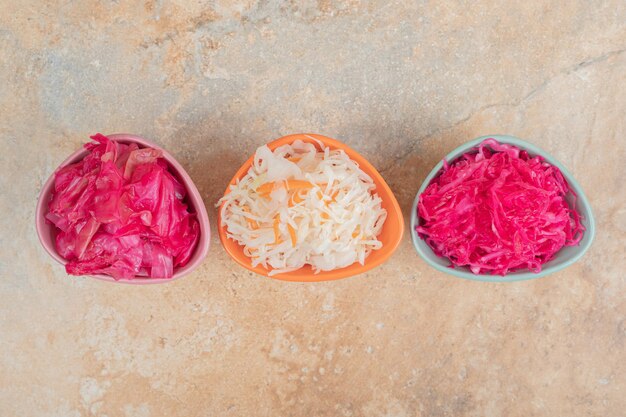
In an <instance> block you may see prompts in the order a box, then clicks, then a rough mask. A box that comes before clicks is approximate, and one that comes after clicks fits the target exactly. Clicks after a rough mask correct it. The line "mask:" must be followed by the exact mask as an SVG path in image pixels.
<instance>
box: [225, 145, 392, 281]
mask: <svg viewBox="0 0 626 417" xmlns="http://www.w3.org/2000/svg"><path fill="white" fill-rule="evenodd" d="M303 138H304V140H305V141H309V142H311V141H314V140H319V141H320V142H322V143H323V144H324V145H325V146H328V147H330V148H332V149H341V150H343V151H345V152H346V154H348V156H349V157H350V159H353V160H355V161H356V162H357V163H358V164H359V166H360V168H361V169H362V170H363V171H364V172H365V173H367V174H368V175H370V176H371V177H372V179H375V180H376V181H377V182H378V183H379V184H380V185H381V186H382V188H383V190H384V193H379V195H381V194H386V195H388V196H389V201H387V203H388V204H389V206H391V209H392V210H393V211H394V212H395V216H393V217H390V216H388V217H387V220H386V221H385V222H387V221H391V219H392V218H395V219H396V221H397V223H396V224H395V227H394V225H393V224H392V223H389V226H388V227H392V228H394V230H395V233H392V239H391V243H390V244H387V245H385V246H383V248H381V249H379V251H383V252H382V253H383V255H382V256H381V257H380V258H377V259H375V260H374V261H370V262H368V261H367V259H366V261H365V264H364V265H360V264H359V263H358V262H357V263H354V264H352V265H348V266H347V267H344V268H340V269H335V270H332V271H324V272H320V273H319V274H314V273H312V272H308V271H302V269H304V268H305V267H303V268H300V269H297V270H295V271H292V272H286V273H283V274H278V275H274V276H269V271H268V270H267V269H265V268H263V267H262V266H260V265H259V266H256V267H253V266H252V265H251V264H250V263H249V261H247V260H248V259H249V258H247V257H245V256H244V257H241V256H239V253H236V252H235V251H234V248H236V247H241V245H239V243H237V242H236V241H234V240H232V239H229V238H228V237H227V235H226V227H225V226H224V225H223V224H222V215H221V213H222V209H223V207H224V203H222V204H220V206H219V209H218V215H217V230H218V233H219V237H220V241H221V243H222V246H223V247H224V249H225V250H226V252H227V253H228V255H229V256H230V257H231V258H232V259H233V260H234V261H235V262H237V263H238V264H239V265H241V266H243V267H244V268H246V269H247V270H249V271H252V272H255V273H257V274H259V275H262V276H264V277H267V278H271V279H276V280H279V281H290V282H322V281H333V280H337V279H343V278H348V277H351V276H354V275H358V274H361V273H364V272H367V271H369V270H371V269H373V268H375V267H377V266H379V265H381V264H383V263H384V262H386V261H387V260H388V259H389V258H390V257H391V255H393V253H394V252H395V251H396V249H397V248H398V246H399V245H400V242H401V241H402V236H403V234H404V216H403V214H402V210H401V208H400V205H399V204H398V200H397V199H396V196H395V194H394V193H393V191H392V190H391V188H390V187H389V185H388V184H387V182H386V181H385V179H384V178H383V176H382V175H381V174H380V172H378V170H377V169H376V168H375V167H374V166H373V165H372V164H371V163H370V162H369V161H368V160H367V159H366V158H365V157H364V156H362V155H361V154H359V153H358V152H357V151H355V150H354V149H352V148H350V147H349V146H348V145H346V144H345V143H343V142H340V141H338V140H336V139H333V138H329V137H327V136H323V135H320V134H316V133H294V134H290V135H286V136H282V137H280V138H278V139H274V140H272V141H271V142H268V143H266V145H267V146H268V147H269V148H270V149H272V150H274V149H275V148H277V147H279V146H281V145H284V144H287V143H292V142H293V141H295V140H296V139H301V140H302V139H303ZM255 152H256V149H255ZM253 160H254V153H253V154H252V156H250V157H249V158H248V159H247V160H246V161H245V162H244V163H243V164H242V165H241V167H240V168H239V169H238V170H237V172H236V173H235V175H234V176H233V178H232V179H231V180H230V182H229V183H228V185H227V186H226V190H225V191H224V195H227V194H228V193H230V186H231V185H233V184H235V183H236V181H237V180H238V179H240V178H241V177H243V176H244V175H245V174H246V173H247V172H248V170H249V169H250V166H251V165H252V162H253ZM381 198H382V197H381ZM383 227H384V226H383ZM244 258H245V259H244ZM246 261H247V262H246ZM307 269H308V268H307Z"/></svg>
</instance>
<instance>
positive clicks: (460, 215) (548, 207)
mask: <svg viewBox="0 0 626 417" xmlns="http://www.w3.org/2000/svg"><path fill="white" fill-rule="evenodd" d="M568 193H572V195H573V196H574V198H575V195H574V193H573V191H571V190H570V189H569V186H568V184H567V181H566V180H565V178H563V175H562V174H561V171H560V170H559V169H558V168H557V167H555V166H553V165H551V164H549V163H547V162H545V160H544V159H543V158H542V157H540V156H534V157H531V156H530V155H528V153H527V152H526V151H523V150H520V149H519V148H516V147H515V146H512V145H505V144H500V143H498V142H497V141H496V140H494V139H487V140H485V141H483V142H482V143H481V144H480V145H479V146H478V150H477V151H472V152H468V153H466V154H464V155H463V156H461V157H460V158H458V159H457V160H456V161H454V162H452V163H451V164H448V163H447V162H446V161H444V168H443V171H442V173H441V174H440V175H439V176H438V177H436V178H435V179H433V181H431V183H430V184H429V185H428V187H426V189H425V190H424V192H423V193H422V194H421V195H420V197H419V202H418V216H419V226H418V227H417V228H416V230H417V232H418V234H419V236H420V237H421V238H422V239H423V240H424V241H425V242H426V243H427V244H428V245H429V246H430V247H431V248H432V250H433V251H434V252H435V254H437V255H438V256H443V257H446V258H448V259H449V260H450V262H451V263H452V265H451V266H452V267H455V266H466V267H469V269H470V270H471V271H472V272H473V273H474V274H498V275H503V276H504V275H506V274H507V273H509V272H512V271H516V270H519V269H524V268H528V269H529V270H531V271H533V272H535V273H536V272H539V271H541V265H543V264H544V263H546V262H548V261H550V260H551V259H553V258H554V256H555V254H556V253H557V252H558V251H559V250H560V249H561V248H562V247H564V246H572V245H576V244H578V242H579V241H580V239H581V238H582V235H583V231H584V230H585V228H584V226H583V225H582V224H581V222H580V215H579V214H578V213H577V212H576V210H575V209H574V208H573V207H571V206H570V205H569V204H568V202H567V201H566V195H567V194H568Z"/></svg>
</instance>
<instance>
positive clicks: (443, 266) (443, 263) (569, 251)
mask: <svg viewBox="0 0 626 417" xmlns="http://www.w3.org/2000/svg"><path fill="white" fill-rule="evenodd" d="M488 138H494V139H495V140H497V141H498V142H500V143H506V144H511V145H514V146H517V147H518V148H520V149H523V150H526V151H527V152H528V153H529V154H530V155H531V156H535V155H540V156H542V157H543V158H544V159H545V160H546V161H547V162H549V163H550V164H552V165H554V166H556V167H558V168H559V169H560V170H561V173H562V174H563V177H565V179H566V180H567V183H568V184H569V186H570V188H571V189H572V190H573V191H574V192H575V193H576V198H575V199H574V197H573V195H572V194H571V193H570V194H569V195H568V196H567V197H566V199H567V200H568V202H569V203H570V204H572V203H574V200H575V205H576V210H577V211H578V213H580V214H581V216H582V219H581V222H582V224H583V226H584V227H585V229H586V230H585V232H584V234H583V237H582V240H581V241H580V242H579V244H578V245H577V246H566V247H564V248H562V249H561V250H560V251H559V252H558V253H557V254H556V256H555V258H554V259H552V260H551V261H550V262H547V263H545V264H543V265H542V267H541V272H539V273H534V272H532V271H529V270H528V269H522V270H519V271H516V272H511V273H508V274H507V275H506V276H504V277H503V276H500V275H489V274H474V273H472V272H471V271H470V270H469V268H467V267H454V268H450V267H449V265H450V261H449V260H448V259H447V258H444V257H440V256H437V255H435V253H434V252H433V251H432V249H431V248H430V247H429V246H428V245H427V244H426V242H425V241H424V240H422V239H421V238H420V237H419V236H418V234H417V232H416V231H415V227H416V226H418V224H419V218H418V216H417V203H418V200H419V196H420V194H422V193H423V192H424V190H425V189H426V187H427V186H428V184H430V182H431V181H432V179H433V178H435V177H436V176H437V175H439V173H440V172H441V169H442V167H443V161H440V162H439V163H438V164H437V165H435V167H434V168H433V170H432V171H431V172H430V174H428V176H427V177H426V179H425V180H424V182H423V183H422V186H421V187H420V189H419V191H418V192H417V195H416V196H415V201H414V202H413V207H412V209H411V238H412V240H413V245H414V246H415V250H417V253H418V254H419V255H420V256H421V257H422V258H423V259H424V260H425V261H426V262H427V263H428V264H429V265H430V266H432V267H433V268H435V269H437V270H439V271H441V272H445V273H447V274H450V275H454V276H456V277H459V278H466V279H472V280H477V281H489V282H510V281H521V280H526V279H532V278H540V277H544V276H546V275H549V274H551V273H553V272H556V271H560V270H561V269H563V268H566V267H567V266H569V265H571V264H573V263H574V262H576V261H577V260H579V259H580V258H581V257H582V256H583V254H584V253H585V252H586V251H587V249H589V247H590V246H591V242H592V241H593V237H594V235H595V221H594V218H593V213H592V212H591V206H590V205H589V201H588V200H587V197H586V196H585V193H584V192H583V190H582V188H581V187H580V185H579V184H578V182H577V181H576V180H575V179H574V177H573V176H572V174H570V172H569V171H568V170H567V168H565V167H564V166H563V165H562V164H561V163H560V162H559V161H557V160H556V159H555V158H554V157H552V156H551V155H550V154H548V153H547V152H545V151H543V150H541V149H539V148H538V147H537V146H535V145H533V144H531V143H528V142H525V141H523V140H521V139H518V138H516V137H513V136H508V135H489V136H482V137H479V138H476V139H474V140H472V141H470V142H467V143H465V144H463V145H461V146H459V147H458V148H456V149H455V150H453V151H452V152H450V153H449V154H448V155H446V156H445V160H446V161H449V162H450V161H454V160H455V159H456V158H458V157H460V156H461V155H463V154H465V153H467V152H469V151H471V150H473V149H476V148H477V147H478V145H479V144H480V143H481V142H482V141H483V140H485V139H488Z"/></svg>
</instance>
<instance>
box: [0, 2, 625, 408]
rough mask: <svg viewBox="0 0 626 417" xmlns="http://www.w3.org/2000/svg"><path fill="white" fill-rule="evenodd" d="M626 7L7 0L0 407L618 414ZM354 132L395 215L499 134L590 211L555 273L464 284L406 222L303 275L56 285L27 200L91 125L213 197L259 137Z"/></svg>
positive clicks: (221, 266) (56, 274) (2, 81)
mask: <svg viewBox="0 0 626 417" xmlns="http://www.w3.org/2000/svg"><path fill="white" fill-rule="evenodd" d="M624 22H626V5H625V4H624V2H623V1H622V0H615V1H587V0H572V1H567V2H540V1H519V2H507V3H506V4H505V3H504V2H487V1H472V2H455V1H447V0H445V1H441V0H437V1H417V2H412V1H406V2H405V1H397V2H391V1H379V2H365V1H358V0H353V1H346V2H339V1H329V0H320V1H317V2H316V1H312V0H305V1H291V2H281V1H275V0H263V1H253V0H248V1H239V2H230V1H223V0H213V1H202V0H194V1H191V0H175V1H166V0H162V1H161V0H146V1H123V0H120V1H107V0H101V1H96V0H80V1H78V0H69V1H66V0H63V1H35V0H19V1H18V0H0V145H1V150H0V170H1V171H0V212H1V216H0V230H1V235H0V239H1V240H0V245H1V246H0V277H1V280H0V312H1V314H0V415H1V416H3V417H11V416H20V417H24V416H55V417H58V416H68V417H75V416H99V417H103V416H108V417H114V416H126V417H130V416H135V417H148V416H186V417H194V416H198V417H200V416H202V417H209V416H272V417H273V416H311V417H322V416H397V417H403V416H422V417H427V416H428V417H430V416H432V417H434V416H481V417H482V416H507V417H514V416H524V417H528V416H550V417H554V416H602V417H612V416H623V415H624V413H625V412H626V411H625V410H626V383H625V374H626V353H625V343H626V322H625V316H626V302H625V296H624V294H625V292H624V291H625V290H626V282H625V280H626V273H625V272H624V271H625V269H626V262H625V260H624V252H625V248H626V190H625V188H624V175H625V162H624V161H626V24H625V23H624ZM302 131H305V132H317V133H321V134H325V135H327V136H331V137H334V138H337V139H340V140H342V141H345V142H346V143H348V144H349V145H350V146H352V147H353V148H355V149H356V150H357V151H359V152H360V153H362V154H363V155H364V156H366V157H367V158H369V159H370V160H371V161H372V162H373V163H374V165H375V166H376V167H378V168H379V169H380V171H381V172H382V174H383V176H384V177H385V178H386V179H387V180H388V182H389V183H390V185H391V187H392V188H393V190H394V192H395V193H396V194H397V197H398V199H399V201H400V203H401V205H402V207H403V209H404V211H405V216H406V218H408V214H409V213H408V211H409V207H410V204H411V201H412V199H413V197H414V194H415V192H416V191H417V189H418V187H419V185H420V184H421V181H422V180H423V179H424V177H425V176H426V174H427V172H428V171H429V170H430V169H431V168H432V166H433V165H434V164H435V163H436V162H437V161H438V160H439V159H440V158H441V157H442V156H443V155H445V154H446V153H447V152H448V151H450V150H451V149H453V148H454V147H456V146H457V145H459V144H461V143H463V142H465V141H468V140H470V139H472V138H474V137H476V136H480V135H483V134H489V133H508V134H512V135H516V136H518V137H520V138H523V139H526V140H528V141H531V142H533V143H536V144H537V145H539V146H540V147H542V148H544V149H545V150H547V151H548V152H549V153H551V154H553V155H554V156H556V157H557V158H559V159H560V160H561V161H562V162H563V163H564V164H565V165H566V166H567V167H568V168H569V169H570V170H571V171H572V172H573V174H574V176H575V177H576V178H577V179H578V180H579V181H580V183H581V184H582V186H583V188H584V189H585V190H586V192H587V194H588V197H589V199H590V201H591V203H592V206H593V208H594V211H595V215H596V218H597V222H598V233H597V238H596V241H595V242H594V245H593V247H592V248H591V250H590V251H589V252H588V253H587V254H586V255H585V257H584V258H583V259H582V260H581V261H580V262H578V263H577V264H575V265H574V266H571V267H569V268H567V269H566V270H564V271H562V272H559V273H557V274H554V275H552V276H550V277H547V278H543V279H538V280H532V281H527V282H520V283H513V284H506V285H503V284H488V283H479V282H471V281H464V280H460V279H457V278H453V277H450V276H448V275H444V274H441V273H438V272H436V271H434V270H433V269H431V268H429V267H428V266H427V265H426V264H425V263H424V262H423V261H422V260H421V259H419V258H418V256H417V255H416V253H415V251H414V250H413V247H412V245H411V243H410V241H409V238H408V234H407V235H405V238H404V240H403V242H402V245H401V246H400V248H399V250H398V251H397V252H396V253H395V255H394V256H393V257H392V258H391V260H390V261H389V262H387V263H386V264H384V265H383V266H381V267H378V268H377V269H375V270H373V271H371V272H369V273H367V274H364V275H361V276H357V277H354V278H350V279H345V280H341V281H337V282H328V283H316V284H294V283H285V282H279V281H274V280H270V279H265V278H262V277H259V276H255V275H252V274H251V273H248V272H247V271H245V270H243V269H242V268H240V267H239V266H237V265H236V264H235V263H234V262H233V261H232V260H231V259H230V258H229V257H228V256H227V255H226V253H225V252H224V251H223V250H222V248H221V246H220V244H219V241H218V240H217V238H216V237H213V239H212V246H211V249H210V252H209V255H208V257H207V259H206V261H205V262H204V264H203V265H202V267H201V268H200V269H199V270H198V271H197V272H196V273H194V274H193V275H191V276H188V277H186V278H184V279H181V280H179V281H176V282H172V283H170V284H165V285H157V286H143V287H135V286H127V285H115V284H109V283H105V282H99V281H95V280H93V279H90V278H76V277H68V276H66V274H65V273H64V270H63V268H62V267H60V266H59V265H57V264H55V263H54V262H53V261H52V260H51V259H50V258H49V257H48V256H47V255H46V253H45V252H44V251H43V249H42V248H41V247H40V245H39V242H38V240H37V237H36V234H35V229H34V219H33V216H34V209H35V203H36V199H37V196H38V192H39V190H40V187H41V186H42V184H43V182H44V181H45V179H46V178H47V177H48V175H50V174H51V173H52V172H53V170H54V169H55V167H56V166H57V165H58V164H59V163H60V162H61V161H62V160H63V159H64V158H65V157H66V156H67V155H68V154H69V153H71V152H72V151H74V150H75V149H76V148H78V147H79V146H80V145H81V144H82V143H83V142H85V141H86V140H87V137H88V135H90V134H93V133H95V132H103V133H114V132H128V133H136V134H140V135H143V136H145V137H147V138H150V139H152V140H154V141H155V142H157V143H159V144H161V145H162V146H164V147H166V148H167V149H168V150H170V151H171V152H172V153H173V154H174V155H175V156H176V157H177V158H178V159H179V161H180V162H181V163H182V164H183V165H184V166H185V167H187V168H188V172H189V174H190V175H191V176H192V178H193V179H194V180H195V182H196V184H197V186H198V188H199V189H200V191H201V193H202V194H203V196H204V198H205V202H206V205H207V207H208V208H209V213H210V218H211V222H212V225H213V232H214V236H216V234H215V224H216V217H215V215H216V212H215V209H214V204H215V202H216V201H217V199H218V198H219V197H220V195H221V193H222V192H223V191H224V188H225V186H226V183H227V182H228V180H229V179H230V178H231V176H232V175H233V174H234V172H235V171H236V169H237V167H238V166H239V165H240V164H241V163H242V162H243V161H244V160H245V159H246V158H247V157H248V156H249V155H250V154H252V152H254V149H255V148H256V147H257V146H259V145H261V144H263V143H265V142H267V141H269V140H271V139H274V138H277V137H279V136H282V135H284V134H288V133H295V132H302Z"/></svg>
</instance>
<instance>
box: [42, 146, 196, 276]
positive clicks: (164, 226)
mask: <svg viewBox="0 0 626 417" xmlns="http://www.w3.org/2000/svg"><path fill="white" fill-rule="evenodd" d="M91 138H92V139H93V140H95V141H96V143H88V144H86V145H85V148H86V149H87V150H88V151H89V153H88V154H87V156H85V157H84V158H83V159H82V160H81V161H79V162H77V163H75V164H72V165H68V166H66V167H63V168H62V169H60V170H58V171H57V172H56V173H55V180H54V192H53V196H52V199H51V201H50V203H49V211H48V214H47V215H46V218H47V219H48V220H49V221H50V222H52V223H53V224H54V225H55V226H56V227H57V228H58V229H59V230H58V233H57V237H56V246H57V250H58V251H59V254H60V255H61V256H63V257H64V258H65V259H67V260H68V263H67V264H66V265H65V269H66V271H67V273H69V274H71V275H85V274H105V275H110V276H112V277H113V278H115V279H120V278H127V279H128V278H134V277H138V276H142V277H146V276H149V277H152V278H169V277H171V276H172V274H173V270H174V267H177V266H184V265H185V264H187V262H189V259H190V258H191V255H192V253H193V249H194V248H195V247H196V244H197V241H198V237H199V233H200V229H199V228H200V226H199V224H198V220H197V219H196V217H195V214H192V213H190V212H189V211H188V210H187V206H186V205H185V203H184V202H183V199H184V197H185V195H186V190H185V188H184V187H183V186H182V185H181V184H180V183H179V182H178V180H177V179H176V178H175V177H174V176H173V175H172V174H171V173H170V172H169V171H168V164H167V162H166V161H165V159H163V158H162V152H161V151H160V150H157V149H151V148H142V149H140V148H138V146H137V145H136V144H131V145H126V144H123V143H118V142H114V141H112V140H110V139H109V138H107V137H106V136H104V135H101V134H97V135H95V136H92V137H91Z"/></svg>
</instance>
